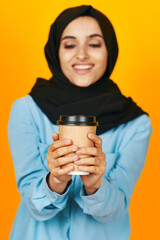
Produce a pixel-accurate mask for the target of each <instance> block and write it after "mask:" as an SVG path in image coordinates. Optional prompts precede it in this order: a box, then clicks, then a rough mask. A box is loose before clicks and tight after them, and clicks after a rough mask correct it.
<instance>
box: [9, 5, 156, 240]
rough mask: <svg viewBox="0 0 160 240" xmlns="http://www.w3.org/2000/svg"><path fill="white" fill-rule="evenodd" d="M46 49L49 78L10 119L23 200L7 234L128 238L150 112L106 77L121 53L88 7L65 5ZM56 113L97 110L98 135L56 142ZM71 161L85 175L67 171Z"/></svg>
mask: <svg viewBox="0 0 160 240" xmlns="http://www.w3.org/2000/svg"><path fill="white" fill-rule="evenodd" d="M45 55H46V59H47V62H48V65H49V68H50V70H51V72H52V74H53V77H52V78H51V79H50V80H49V81H48V80H45V79H37V82H36V84H35V86H34V87H33V89H32V90H31V92H30V94H29V95H27V96H26V97H24V98H21V99H18V100H17V101H15V103H14V105H13V107H12V111H11V116H10V121H9V130H8V131H9V143H10V148H11V153H12V156H13V160H14V164H15V173H16V179H17V186H18V189H19V191H20V193H21V199H22V200H21V203H20V206H19V209H18V212H17V215H16V218H15V221H14V224H13V228H12V232H11V234H10V240H22V239H23V240H28V239H29V240H39V239H43V240H45V239H46V240H49V239H53V240H61V239H62V240H64V239H76V240H82V239H87V240H90V239H92V240H93V239H97V238H98V239H101V240H104V239H111V240H112V239H113V240H115V239H118V240H120V239H122V240H125V239H129V236H130V222H129V212H128V207H129V204H130V197H131V195H132V193H133V190H134V187H135V184H136V182H137V181H138V179H139V177H140V174H141V171H142V169H143V166H144V163H145V158H146V154H147V148H148V143H149V138H150V135H151V133H152V128H151V124H150V119H149V118H148V115H147V113H145V112H144V111H143V110H142V109H141V108H140V107H138V106H137V105H136V104H135V103H134V102H133V100H132V99H131V98H126V97H125V96H123V95H122V94H121V92H120V90H119V88H118V87H117V85H116V84H115V83H114V82H113V81H112V80H111V79H109V77H110V75H111V73H112V71H113V68H114V66H115V63H116V60H117V56H118V45H117V39H116V35H115V32H114V29H113V26H112V24H111V23H110V21H109V20H108V19H107V17H106V16H104V15H103V14H102V13H101V12H99V11H98V10H96V9H94V8H93V7H92V6H85V5H83V6H79V7H74V8H70V9H66V10H65V11H64V12H62V13H61V14H60V15H59V16H58V18H57V19H56V20H55V22H54V23H53V24H52V26H51V29H50V33H49V39H48V42H47V44H46V46H45ZM61 114H67V115H72V114H77V115H79V114H84V115H95V116H96V117H97V121H98V122H99V125H100V126H99V127H98V129H97V135H93V134H88V138H89V139H90V140H92V141H93V143H94V147H92V148H79V146H76V145H73V143H72V141H71V140H70V139H66V140H59V135H58V133H57V132H58V126H57V125H56V121H57V120H58V119H59V116H60V115H61ZM69 153H74V154H73V157H72V158H71V157H68V156H67V154H69ZM80 154H89V155H92V157H90V158H86V159H83V160H82V159H81V160H80V158H79V156H80ZM70 163H75V164H77V165H78V167H79V170H83V171H86V172H89V173H90V174H89V175H85V176H70V175H68V174H67V173H69V172H70V171H72V170H73V166H70ZM66 164H69V165H68V167H67V168H65V169H63V168H61V167H62V166H63V165H66ZM82 165H83V166H82Z"/></svg>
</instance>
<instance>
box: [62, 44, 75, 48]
mask: <svg viewBox="0 0 160 240" xmlns="http://www.w3.org/2000/svg"><path fill="white" fill-rule="evenodd" d="M74 47H75V45H73V44H72V45H65V46H64V48H74Z"/></svg>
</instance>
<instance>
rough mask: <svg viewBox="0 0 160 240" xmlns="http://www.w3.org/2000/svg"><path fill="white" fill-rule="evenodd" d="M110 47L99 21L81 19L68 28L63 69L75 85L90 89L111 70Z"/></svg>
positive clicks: (62, 44) (62, 50)
mask: <svg viewBox="0 0 160 240" xmlns="http://www.w3.org/2000/svg"><path fill="white" fill-rule="evenodd" d="M107 57H108V53H107V48H106V45H105V42H104V38H103V34H102V31H101V28H100V26H99V24H98V22H97V21H96V20H95V19H94V18H92V17H88V16H82V17H78V18H76V19H75V20H73V21H72V22H70V23H69V24H68V25H67V27H66V28H65V29H64V31H63V33H62V36H61V41H60V47H59V60H60V66H61V70H62V72H63V73H64V75H65V76H66V77H67V78H68V79H69V81H70V82H71V83H73V84H74V85H76V86H79V87H88V86H90V85H91V84H93V83H95V82H96V81H98V80H99V79H100V78H101V77H102V75H103V74H104V73H105V71H106V68H107Z"/></svg>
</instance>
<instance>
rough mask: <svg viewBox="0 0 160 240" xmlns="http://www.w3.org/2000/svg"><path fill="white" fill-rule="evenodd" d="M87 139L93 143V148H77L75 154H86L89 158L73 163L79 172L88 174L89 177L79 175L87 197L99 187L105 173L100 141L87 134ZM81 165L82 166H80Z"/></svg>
mask: <svg viewBox="0 0 160 240" xmlns="http://www.w3.org/2000/svg"><path fill="white" fill-rule="evenodd" d="M88 138H89V139H90V140H92V141H93V142H94V147H83V148H79V150H78V151H77V152H76V153H77V154H79V155H81V154H87V155H90V156H91V157H89V158H83V159H79V160H78V161H75V162H74V163H75V164H77V165H78V169H79V171H84V172H89V173H90V174H89V175H81V179H82V182H83V184H84V186H85V189H86V192H87V194H88V195H90V194H93V193H95V192H96V191H97V190H98V189H99V187H100V185H101V177H102V176H103V174H104V173H105V171H106V161H105V159H106V155H105V153H103V152H102V139H101V138H100V137H98V136H97V135H95V134H88ZM82 165H83V166H82Z"/></svg>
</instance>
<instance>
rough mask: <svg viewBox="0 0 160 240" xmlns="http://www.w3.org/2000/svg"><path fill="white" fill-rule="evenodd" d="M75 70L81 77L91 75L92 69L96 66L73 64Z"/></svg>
mask: <svg viewBox="0 0 160 240" xmlns="http://www.w3.org/2000/svg"><path fill="white" fill-rule="evenodd" d="M72 67H73V70H74V71H75V72H76V73H77V74H80V75H83V74H87V73H89V72H90V71H91V70H92V68H93V67H94V64H87V63H86V64H73V65H72Z"/></svg>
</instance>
